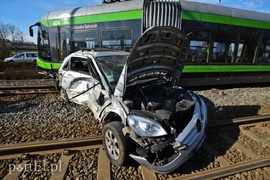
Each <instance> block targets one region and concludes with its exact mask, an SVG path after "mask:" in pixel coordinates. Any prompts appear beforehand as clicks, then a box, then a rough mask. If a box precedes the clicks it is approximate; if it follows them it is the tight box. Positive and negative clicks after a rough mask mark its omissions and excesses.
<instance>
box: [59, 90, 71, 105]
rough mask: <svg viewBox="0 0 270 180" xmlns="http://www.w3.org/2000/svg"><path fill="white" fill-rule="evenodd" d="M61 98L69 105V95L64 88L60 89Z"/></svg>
mask: <svg viewBox="0 0 270 180" xmlns="http://www.w3.org/2000/svg"><path fill="white" fill-rule="evenodd" d="M60 96H61V97H62V98H63V99H64V100H65V101H66V102H67V103H69V102H70V101H69V98H68V95H67V91H66V90H65V89H64V88H62V87H61V88H60Z"/></svg>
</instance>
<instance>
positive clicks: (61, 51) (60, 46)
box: [56, 33, 67, 61]
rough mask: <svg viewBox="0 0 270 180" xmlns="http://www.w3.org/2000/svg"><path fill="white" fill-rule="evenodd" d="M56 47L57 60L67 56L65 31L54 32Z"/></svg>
mask: <svg viewBox="0 0 270 180" xmlns="http://www.w3.org/2000/svg"><path fill="white" fill-rule="evenodd" d="M56 36H57V37H56V39H57V40H56V43H57V44H56V48H57V52H58V57H59V61H63V60H64V59H65V57H66V56H67V42H66V34H65V33H57V34H56Z"/></svg>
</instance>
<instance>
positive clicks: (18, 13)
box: [0, 0, 270, 43]
mask: <svg viewBox="0 0 270 180" xmlns="http://www.w3.org/2000/svg"><path fill="white" fill-rule="evenodd" d="M131 1H132V0H131ZM190 1H195V2H202V3H209V4H216V5H220V6H229V7H234V8H240V9H246V10H254V11H259V12H264V13H270V6H269V0H221V2H219V0H190ZM101 3H102V0H0V21H1V22H3V23H10V24H13V25H15V26H16V27H18V28H19V29H20V30H21V31H23V33H24V34H25V37H24V41H30V42H34V43H36V38H35V37H34V38H31V37H30V36H29V32H28V29H29V26H31V25H33V24H35V23H36V22H38V21H39V20H40V18H41V17H42V16H43V15H44V14H45V13H47V12H50V11H54V10H62V9H69V8H76V7H82V6H91V5H97V4H101ZM34 30H35V31H36V29H34Z"/></svg>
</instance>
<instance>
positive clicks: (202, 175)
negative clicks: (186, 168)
mask: <svg viewBox="0 0 270 180" xmlns="http://www.w3.org/2000/svg"><path fill="white" fill-rule="evenodd" d="M266 166H270V156H266V157H263V158H260V159H256V160H250V161H246V162H242V163H238V164H234V165H230V166H227V167H219V168H215V169H211V170H207V171H202V172H197V173H194V174H190V175H185V176H181V177H177V178H172V180H178V179H179V180H180V179H186V180H189V179H190V180H191V179H192V180H197V179H219V178H224V177H228V176H230V175H234V174H237V173H241V172H246V171H250V170H254V169H257V168H262V167H266Z"/></svg>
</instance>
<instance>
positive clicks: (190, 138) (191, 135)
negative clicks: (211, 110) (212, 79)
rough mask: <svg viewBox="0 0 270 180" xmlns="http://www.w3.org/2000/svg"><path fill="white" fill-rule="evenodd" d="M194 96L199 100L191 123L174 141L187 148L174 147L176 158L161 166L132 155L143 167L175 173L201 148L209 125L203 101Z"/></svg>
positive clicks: (163, 172) (194, 97)
mask: <svg viewBox="0 0 270 180" xmlns="http://www.w3.org/2000/svg"><path fill="white" fill-rule="evenodd" d="M192 96H193V99H196V100H197V101H196V105H195V110H194V115H193V117H192V119H191V121H190V123H189V124H188V125H187V127H186V128H185V129H184V131H183V132H181V133H180V134H179V135H178V136H177V137H176V138H175V140H174V141H175V142H176V144H177V143H178V144H182V145H185V147H184V148H182V147H181V148H180V147H179V149H177V148H176V147H174V149H175V150H176V151H177V155H176V156H175V157H174V159H173V160H171V161H170V162H168V163H166V164H163V165H160V166H159V165H154V164H151V163H150V162H148V160H147V159H146V158H144V157H141V156H137V155H133V154H130V157H132V158H133V159H134V160H135V161H137V162H138V163H139V164H141V165H142V166H145V167H147V168H149V169H152V170H153V171H155V172H157V173H161V174H167V173H171V172H173V171H175V170H176V169H177V168H178V167H180V166H181V165H183V164H184V163H185V162H186V161H187V160H188V159H189V158H190V157H191V156H192V155H193V154H194V152H195V151H197V150H198V149H199V148H200V147H201V145H202V143H203V141H204V139H205V132H206V123H207V109H206V105H205V103H204V102H203V101H202V99H201V98H199V97H198V96H196V95H195V94H193V95H192ZM198 121H199V122H200V123H201V124H200V125H201V126H200V127H198V123H197V122H198Z"/></svg>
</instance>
